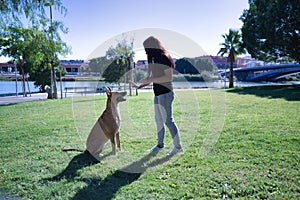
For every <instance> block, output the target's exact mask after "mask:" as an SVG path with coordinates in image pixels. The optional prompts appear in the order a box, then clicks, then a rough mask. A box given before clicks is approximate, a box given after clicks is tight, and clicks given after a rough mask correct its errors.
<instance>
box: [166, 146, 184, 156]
mask: <svg viewBox="0 0 300 200" xmlns="http://www.w3.org/2000/svg"><path fill="white" fill-rule="evenodd" d="M183 151H184V150H183V148H180V149H177V148H176V147H174V148H173V149H172V151H170V152H169V153H168V154H167V155H168V156H172V155H174V154H176V153H180V152H183Z"/></svg>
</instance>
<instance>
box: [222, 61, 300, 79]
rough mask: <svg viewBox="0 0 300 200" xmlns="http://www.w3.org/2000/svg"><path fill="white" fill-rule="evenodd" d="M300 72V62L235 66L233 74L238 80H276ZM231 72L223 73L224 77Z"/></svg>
mask: <svg viewBox="0 0 300 200" xmlns="http://www.w3.org/2000/svg"><path fill="white" fill-rule="evenodd" d="M299 73H300V64H275V65H264V66H254V67H244V68H234V69H233V75H234V76H235V78H236V79H237V80H238V81H248V82H260V81H271V82H272V81H276V80H278V79H280V78H283V77H285V76H290V75H295V74H299ZM228 74H229V70H226V71H225V72H222V73H221V76H222V77H225V75H228Z"/></svg>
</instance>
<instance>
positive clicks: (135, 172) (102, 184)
mask: <svg viewBox="0 0 300 200" xmlns="http://www.w3.org/2000/svg"><path fill="white" fill-rule="evenodd" d="M156 154H157V152H150V153H149V154H147V155H146V156H144V157H142V158H141V159H139V160H137V161H135V162H133V163H131V164H129V165H127V166H125V167H123V168H122V169H119V170H117V171H115V172H114V173H113V174H111V175H109V176H107V177H106V178H105V179H104V180H99V179H96V178H95V179H89V181H88V183H89V184H88V185H87V186H86V187H84V188H82V189H80V190H79V191H78V192H77V193H76V195H75V196H74V197H73V198H72V199H76V200H77V199H78V200H79V199H112V198H113V197H114V196H115V194H116V193H117V191H118V190H119V189H120V188H122V187H123V186H126V185H129V184H131V183H132V182H134V181H136V180H137V179H138V178H139V177H140V176H141V175H142V174H143V173H144V172H145V171H146V170H147V169H148V168H151V167H155V166H157V165H161V164H163V163H165V162H167V161H169V160H170V159H171V157H172V156H165V157H162V158H159V159H155V160H153V161H151V162H149V160H150V159H151V158H152V157H154V156H156ZM148 162H149V163H148ZM83 181H84V180H83Z"/></svg>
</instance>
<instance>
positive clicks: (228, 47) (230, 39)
mask: <svg viewBox="0 0 300 200" xmlns="http://www.w3.org/2000/svg"><path fill="white" fill-rule="evenodd" d="M222 37H223V38H224V40H225V41H224V42H223V43H221V44H220V45H223V47H222V48H221V49H220V51H219V52H218V55H219V54H220V55H221V56H224V55H225V54H228V57H227V62H229V63H230V74H229V88H233V87H234V85H233V63H234V62H235V59H236V56H237V55H239V54H243V53H246V50H245V48H244V45H243V44H242V41H241V34H240V33H239V31H236V30H232V29H229V33H228V34H224V35H222Z"/></svg>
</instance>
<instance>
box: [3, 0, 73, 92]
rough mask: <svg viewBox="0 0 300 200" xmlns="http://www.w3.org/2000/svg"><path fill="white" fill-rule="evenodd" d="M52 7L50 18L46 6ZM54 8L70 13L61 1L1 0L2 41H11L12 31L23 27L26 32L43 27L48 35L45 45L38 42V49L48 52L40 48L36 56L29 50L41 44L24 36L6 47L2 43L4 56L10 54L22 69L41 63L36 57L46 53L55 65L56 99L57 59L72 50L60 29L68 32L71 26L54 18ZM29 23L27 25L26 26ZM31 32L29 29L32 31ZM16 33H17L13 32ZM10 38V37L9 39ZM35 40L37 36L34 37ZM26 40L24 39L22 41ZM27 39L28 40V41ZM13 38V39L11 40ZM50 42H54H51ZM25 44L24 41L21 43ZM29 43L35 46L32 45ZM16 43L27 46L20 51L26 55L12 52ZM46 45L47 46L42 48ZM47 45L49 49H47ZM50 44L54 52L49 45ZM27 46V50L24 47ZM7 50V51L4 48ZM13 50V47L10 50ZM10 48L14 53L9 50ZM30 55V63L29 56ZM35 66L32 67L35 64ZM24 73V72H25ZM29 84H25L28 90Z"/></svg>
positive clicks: (42, 29) (52, 64)
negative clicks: (62, 37) (64, 24)
mask: <svg viewBox="0 0 300 200" xmlns="http://www.w3.org/2000/svg"><path fill="white" fill-rule="evenodd" d="M47 7H49V10H50V19H49V18H48V17H47V15H46V10H48V9H46V8H47ZM52 7H54V8H55V9H56V10H59V11H60V13H61V14H66V8H65V7H63V5H62V1H61V0H26V1H23V0H7V1H0V12H1V15H0V33H1V34H0V35H1V37H0V40H1V43H2V44H3V43H5V42H6V41H9V40H10V39H11V37H10V33H9V31H12V32H13V31H16V30H17V29H20V30H23V33H25V32H26V31H25V30H26V29H27V30H28V31H29V30H39V31H41V32H42V34H44V36H46V39H45V40H44V41H46V42H45V43H46V44H47V45H46V46H45V45H41V43H40V45H38V46H36V47H37V50H41V51H44V50H45V49H46V52H47V53H45V52H44V53H41V52H39V51H37V52H38V54H37V56H35V55H29V54H30V53H34V52H35V51H28V49H32V47H33V45H32V44H33V43H34V44H37V42H34V41H27V39H24V38H25V37H23V35H22V36H21V37H20V38H22V39H20V40H19V41H18V44H17V43H14V44H12V45H10V44H6V45H5V46H4V47H3V46H2V45H1V46H0V55H4V56H10V57H12V58H13V59H14V60H15V61H16V62H17V65H18V66H20V68H21V71H22V70H24V66H28V67H30V64H29V63H31V64H32V63H33V64H36V65H39V64H38V63H39V62H40V61H39V59H38V60H36V61H35V60H34V59H33V58H37V57H38V56H40V57H41V54H44V55H46V56H47V57H48V58H50V59H47V60H48V61H49V62H50V64H51V74H52V77H53V81H54V87H53V88H54V91H53V92H54V98H57V88H56V86H55V85H56V84H55V83H56V78H55V67H56V66H54V64H55V59H56V57H57V54H58V53H61V54H66V53H68V52H69V48H68V47H67V46H66V44H65V43H64V42H63V41H62V40H61V38H60V36H59V33H58V31H59V30H61V31H62V32H63V33H66V32H67V29H66V28H65V27H64V26H63V24H62V23H61V22H58V21H52ZM25 24H26V26H25ZM28 31H27V32H28ZM12 34H14V33H12ZM9 38H10V39H9ZM30 38H31V39H32V38H34V39H35V37H33V36H31V37H30ZM16 40H18V38H16V37H15V39H14V41H16ZM22 40H23V41H22ZM25 40H26V41H25ZM10 41H11V40H10ZM49 41H50V43H49ZM21 43H24V44H21ZM28 43H30V45H32V46H28ZM12 46H15V47H16V46H19V47H20V46H23V49H21V50H20V51H19V52H18V54H20V52H21V54H23V55H25V54H26V56H25V59H24V56H23V55H21V57H20V55H17V54H16V52H13V51H10V50H11V47H12ZM41 46H43V48H41ZM46 47H47V48H46ZM48 47H50V51H48V50H49V48H48ZM24 48H26V51H25V50H24ZM3 49H5V50H3ZM9 49H10V50H9ZM9 51H10V52H9ZM16 57H18V58H16ZM29 57H30V62H29V60H28V58H29ZM31 67H32V66H31ZM22 73H23V72H22ZM24 88H25V87H23V89H24ZM24 95H25V96H26V92H24Z"/></svg>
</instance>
